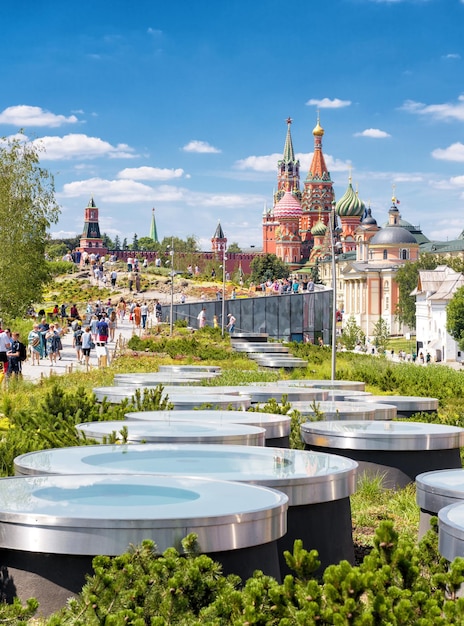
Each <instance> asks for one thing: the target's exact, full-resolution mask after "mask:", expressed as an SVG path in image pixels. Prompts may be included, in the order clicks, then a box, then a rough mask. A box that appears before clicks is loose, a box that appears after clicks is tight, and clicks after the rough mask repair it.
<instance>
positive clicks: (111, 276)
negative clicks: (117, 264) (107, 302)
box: [110, 270, 118, 289]
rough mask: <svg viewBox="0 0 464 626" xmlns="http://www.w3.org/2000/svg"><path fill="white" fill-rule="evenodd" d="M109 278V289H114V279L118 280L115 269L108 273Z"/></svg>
mask: <svg viewBox="0 0 464 626" xmlns="http://www.w3.org/2000/svg"><path fill="white" fill-rule="evenodd" d="M110 279H111V289H115V288H116V281H117V280H118V273H117V271H116V270H113V271H112V272H111V274H110Z"/></svg>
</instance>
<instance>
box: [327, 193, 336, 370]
mask: <svg viewBox="0 0 464 626" xmlns="http://www.w3.org/2000/svg"><path fill="white" fill-rule="evenodd" d="M335 204H336V203H335V200H334V201H333V202H332V210H331V212H330V218H329V236H330V254H331V256H332V366H331V380H332V381H334V380H335V378H336V368H337V275H336V271H337V268H336V263H335V243H334V231H333V222H332V220H333V219H334V217H335Z"/></svg>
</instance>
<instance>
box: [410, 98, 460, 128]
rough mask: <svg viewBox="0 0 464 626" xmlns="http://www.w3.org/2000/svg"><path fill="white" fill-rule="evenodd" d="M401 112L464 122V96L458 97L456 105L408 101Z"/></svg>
mask: <svg viewBox="0 0 464 626" xmlns="http://www.w3.org/2000/svg"><path fill="white" fill-rule="evenodd" d="M400 110H402V111H407V112H408V113H414V114H416V115H429V116H430V117H433V118H435V119H438V120H447V119H453V120H459V121H460V122H463V121H464V95H460V96H459V97H458V101H457V103H455V104H451V103H445V104H428V105H426V104H424V103H423V102H415V101H414V100H406V101H405V102H404V104H403V105H402V106H401V107H400Z"/></svg>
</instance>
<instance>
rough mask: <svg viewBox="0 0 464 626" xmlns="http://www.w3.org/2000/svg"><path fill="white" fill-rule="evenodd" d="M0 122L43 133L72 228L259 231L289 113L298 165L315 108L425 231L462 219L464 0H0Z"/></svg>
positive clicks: (338, 151)
mask: <svg viewBox="0 0 464 626" xmlns="http://www.w3.org/2000/svg"><path fill="white" fill-rule="evenodd" d="M0 19H1V23H2V37H1V38H0V58H1V63H0V81H1V83H0V84H1V85H2V89H1V91H0V136H6V137H8V136H12V135H15V134H16V133H17V132H18V130H19V129H20V128H23V129H24V133H25V135H26V136H27V137H28V138H29V140H31V141H37V142H38V143H40V145H41V147H42V148H43V149H44V152H43V153H42V156H41V161H42V163H43V165H44V166H45V167H47V168H48V169H49V170H50V171H51V172H53V173H54V175H55V183H56V191H57V199H58V201H59V203H60V205H61V207H62V212H61V217H60V220H59V223H58V224H56V225H53V227H52V234H53V235H54V236H70V235H75V234H80V233H81V232H82V227H83V209H84V207H85V206H86V205H87V202H88V200H89V198H90V196H92V195H93V197H94V199H95V202H96V204H97V206H98V207H99V208H100V225H101V228H102V231H104V232H107V233H108V234H109V235H110V236H111V237H114V236H115V235H116V234H117V235H119V236H120V237H121V238H124V237H127V238H128V240H129V242H130V241H131V240H132V236H133V233H134V232H135V233H137V235H138V236H139V237H142V236H145V235H148V233H149V228H150V220H151V209H152V207H155V208H156V220H157V227H158V234H159V236H160V237H161V238H162V237H164V236H171V235H175V236H178V237H182V238H185V237H186V236H189V235H195V236H196V237H197V238H198V240H199V242H200V245H201V247H202V248H203V249H210V239H211V236H212V235H213V233H214V230H215V228H216V225H217V221H218V219H219V220H220V221H221V224H222V226H223V229H224V231H225V234H226V236H227V238H228V241H229V243H231V242H233V241H236V242H238V243H239V244H240V245H241V246H242V247H244V248H247V247H249V246H251V245H253V246H256V247H257V248H258V247H260V245H261V242H262V235H261V215H262V212H263V207H264V206H265V204H267V206H271V202H272V193H273V190H274V188H275V186H276V166H277V159H279V158H280V157H281V155H282V151H283V147H284V141H285V134H286V123H285V120H286V118H287V117H289V116H290V117H291V118H292V119H293V124H292V137H293V145H294V148H295V151H296V153H297V154H298V156H299V158H300V160H301V173H302V181H303V180H304V178H305V177H306V173H307V170H308V167H309V163H310V159H311V155H312V150H313V144H314V142H313V136H312V129H313V128H314V126H315V123H316V116H317V109H318V108H319V110H320V119H321V125H322V126H323V128H324V129H325V135H324V140H323V150H324V154H325V157H326V162H327V165H328V168H329V170H330V172H331V177H332V180H333V182H334V188H335V192H336V198H337V199H339V198H340V197H341V195H342V194H343V193H344V191H345V189H346V186H347V184H348V177H349V172H350V168H351V170H352V179H353V185H354V186H357V188H358V190H359V195H360V197H361V198H362V199H363V200H364V202H365V203H366V204H367V203H370V206H371V208H372V212H373V215H374V217H375V218H376V219H377V221H378V222H379V224H381V223H383V222H385V221H386V220H387V212H388V209H389V206H390V204H391V196H392V188H393V185H395V190H396V195H397V197H398V198H399V200H400V205H399V208H400V211H401V213H402V216H403V217H404V219H407V220H408V221H410V222H412V223H413V224H418V225H420V226H421V228H422V230H423V231H424V233H425V234H426V235H427V236H429V237H430V238H435V239H441V240H446V239H447V238H449V239H453V238H456V237H457V236H458V235H459V234H460V232H461V231H462V230H463V229H464V211H463V209H464V132H463V131H464V37H463V36H462V31H463V24H464V0H326V2H319V3H315V2H309V1H308V0H293V1H292V2H291V3H283V2H281V1H279V2H278V1H277V0H254V2H245V1H244V0H222V2H218V1H217V0H214V1H213V0H203V1H202V2H195V1H192V0H172V1H171V2H160V1H159V0H158V1H156V0H137V2H129V1H128V0H124V1H123V0H112V1H111V2H109V1H107V0H81V1H80V2H73V1H72V0H70V1H69V2H66V3H57V2H52V1H51V0H42V2H36V1H34V2H33V1H32V0H18V1H17V2H16V3H13V2H8V3H6V2H5V3H2V4H1V6H0Z"/></svg>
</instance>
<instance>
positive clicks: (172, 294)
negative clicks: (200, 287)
mask: <svg viewBox="0 0 464 626" xmlns="http://www.w3.org/2000/svg"><path fill="white" fill-rule="evenodd" d="M169 254H170V256H171V306H170V309H169V334H170V335H172V331H173V326H174V324H173V316H174V237H173V238H172V239H171V246H170V250H169Z"/></svg>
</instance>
